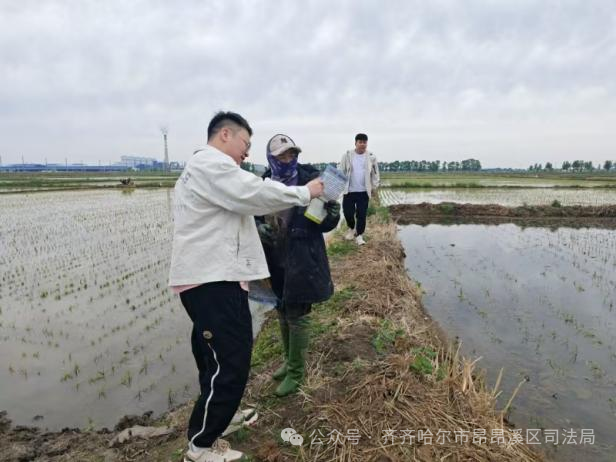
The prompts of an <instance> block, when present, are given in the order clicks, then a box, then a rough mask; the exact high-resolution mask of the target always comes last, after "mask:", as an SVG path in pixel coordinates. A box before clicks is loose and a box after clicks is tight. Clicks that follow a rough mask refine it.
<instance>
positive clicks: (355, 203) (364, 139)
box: [339, 133, 379, 245]
mask: <svg viewBox="0 0 616 462" xmlns="http://www.w3.org/2000/svg"><path fill="white" fill-rule="evenodd" d="M367 147H368V136H367V135H366V134H364V133H358V134H357V135H356V136H355V149H354V150H352V151H347V152H346V153H345V154H344V155H343V156H342V160H341V161H340V167H339V168H340V170H341V171H342V173H344V174H345V175H346V176H347V178H348V180H347V184H346V187H345V189H344V195H343V196H342V211H343V213H344V219H345V221H346V224H347V226H348V228H349V231H348V232H347V233H346V234H345V236H344V237H345V239H347V240H349V241H350V240H353V239H355V242H356V243H357V245H364V244H365V243H366V242H365V241H364V238H363V234H364V231H365V230H366V215H367V214H368V203H369V201H370V198H371V197H372V193H373V192H375V191H376V189H377V188H378V186H379V164H378V162H377V160H376V156H375V155H374V154H373V153H371V152H370V151H367Z"/></svg>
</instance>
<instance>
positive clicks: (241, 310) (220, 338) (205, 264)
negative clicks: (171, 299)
mask: <svg viewBox="0 0 616 462" xmlns="http://www.w3.org/2000/svg"><path fill="white" fill-rule="evenodd" d="M207 136H208V140H207V145H206V146H205V147H204V148H203V149H200V150H198V151H196V152H195V153H194V155H193V156H192V157H191V158H190V160H189V161H188V162H187V164H186V167H185V168H184V171H183V172H182V174H181V176H180V177H179V179H178V181H177V183H176V185H175V198H174V210H173V214H174V233H173V246H172V252H171V265H170V270H169V285H170V286H172V289H173V290H174V292H176V293H179V294H180V299H181V301H182V305H183V306H184V308H185V309H186V312H187V313H188V316H189V317H190V319H191V321H192V323H193V326H192V336H191V344H192V352H193V355H194V357H195V361H196V363H197V369H198V371H199V384H200V387H201V390H200V391H201V394H200V396H199V398H198V399H197V401H196V402H195V405H194V408H193V411H192V414H191V416H190V419H189V422H188V439H189V445H188V450H187V451H186V453H185V456H184V460H185V461H186V462H206V461H207V462H225V461H233V460H239V459H240V458H241V457H242V456H243V454H242V453H241V452H240V451H235V450H233V449H231V448H230V446H229V444H228V443H227V442H226V441H224V440H222V439H220V436H221V435H222V433H223V432H224V431H225V429H226V428H227V426H228V425H229V423H230V422H231V419H232V418H233V416H234V414H235V412H236V410H237V409H238V406H239V404H240V401H241V398H242V395H243V393H244V389H245V387H246V382H247V380H248V373H249V370H250V358H251V353H252V342H253V335H252V320H251V314H250V310H249V307H248V295H247V291H246V289H247V287H246V282H247V281H251V280H258V279H264V278H267V277H268V276H269V272H268V270H267V262H266V260H265V255H264V253H263V248H262V246H261V243H260V242H259V235H258V232H257V228H256V225H255V220H254V218H253V216H254V215H264V214H268V213H272V212H276V211H279V210H283V209H287V208H289V207H293V206H305V205H307V204H308V202H309V201H310V199H311V198H312V197H317V196H319V195H320V194H321V193H322V192H323V184H322V182H321V181H320V180H313V181H311V182H308V183H307V184H306V185H305V186H286V185H284V184H282V183H280V182H276V181H271V180H265V181H263V180H262V179H260V178H259V177H257V176H255V175H254V174H252V173H250V172H247V171H245V170H242V169H241V168H240V164H241V162H242V161H244V159H246V158H247V157H248V155H249V149H250V137H251V136H252V129H251V128H250V125H249V124H248V122H247V121H246V120H245V119H244V118H243V117H242V116H240V115H239V114H236V113H233V112H219V113H217V114H216V115H215V116H214V118H213V119H212V120H211V121H210V124H209V126H208V133H207Z"/></svg>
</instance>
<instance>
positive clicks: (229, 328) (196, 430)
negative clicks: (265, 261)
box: [180, 281, 252, 447]
mask: <svg viewBox="0 0 616 462" xmlns="http://www.w3.org/2000/svg"><path fill="white" fill-rule="evenodd" d="M180 299H181V300H182V305H184V308H186V312H187V313H188V316H190V319H191V320H192V322H193V329H192V337H191V343H192V352H193V356H194V357H195V361H196V362H197V369H199V384H200V385H201V394H200V396H199V399H197V402H196V403H195V406H194V408H193V411H192V414H191V416H190V420H189V422H188V439H189V440H190V442H191V443H192V444H194V445H195V446H198V447H210V446H211V445H212V443H214V441H215V440H216V439H217V438H218V437H219V436H220V435H221V434H222V432H223V431H225V429H226V428H227V426H228V425H229V423H230V422H231V419H232V418H233V414H235V411H237V408H238V407H239V405H240V401H241V399H242V395H243V394H244V388H245V387H246V382H247V381H248V373H249V371H250V357H251V354H252V316H251V314H250V309H249V308H248V293H247V292H246V291H245V290H243V289H242V288H241V287H240V285H239V283H238V282H227V281H220V282H210V283H207V284H202V285H200V286H198V287H194V288H192V289H189V290H187V291H185V292H182V293H181V294H180Z"/></svg>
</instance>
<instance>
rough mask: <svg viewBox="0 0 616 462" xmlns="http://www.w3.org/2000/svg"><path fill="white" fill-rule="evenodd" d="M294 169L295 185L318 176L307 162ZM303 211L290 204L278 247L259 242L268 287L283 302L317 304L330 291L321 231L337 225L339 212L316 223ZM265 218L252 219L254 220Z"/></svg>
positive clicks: (330, 280)
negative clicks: (295, 175) (262, 251)
mask: <svg viewBox="0 0 616 462" xmlns="http://www.w3.org/2000/svg"><path fill="white" fill-rule="evenodd" d="M297 171H298V181H297V185H298V186H303V185H305V184H306V183H308V182H309V181H310V180H312V179H314V178H316V177H318V176H319V171H318V170H317V169H316V168H314V167H312V166H310V165H302V164H298V165H297ZM270 177H271V171H270V170H267V171H266V172H265V173H264V174H263V178H270ZM305 211H306V207H299V206H297V207H293V210H292V211H291V212H290V215H291V216H290V219H289V223H288V226H287V229H286V235H285V236H284V237H285V239H284V242H283V244H282V249H280V248H278V249H276V248H274V246H272V245H269V244H267V243H263V250H264V251H265V258H266V260H267V266H268V269H269V271H270V274H271V281H272V289H273V291H274V293H275V294H276V296H277V297H278V298H279V299H280V300H282V301H283V302H285V303H318V302H322V301H325V300H327V299H328V298H329V297H331V296H332V294H333V293H334V284H333V282H332V278H331V274H330V271H329V262H328V260H327V252H326V250H325V240H324V239H323V233H326V232H328V231H331V230H332V229H334V228H335V227H336V226H337V225H338V221H339V220H340V215H337V216H334V217H332V216H330V215H329V214H328V215H327V217H325V219H324V220H323V222H322V223H321V224H317V223H315V222H313V221H311V220H309V219H308V218H306V217H305V216H304V212H305ZM265 219H266V217H257V218H256V220H257V223H259V222H261V223H262V222H264V221H265Z"/></svg>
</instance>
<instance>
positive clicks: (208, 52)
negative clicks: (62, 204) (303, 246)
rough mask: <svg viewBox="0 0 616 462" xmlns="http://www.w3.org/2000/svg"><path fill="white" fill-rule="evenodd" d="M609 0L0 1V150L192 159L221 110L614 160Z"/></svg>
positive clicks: (522, 160)
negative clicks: (166, 132)
mask: <svg viewBox="0 0 616 462" xmlns="http://www.w3.org/2000/svg"><path fill="white" fill-rule="evenodd" d="M615 31H616V6H614V4H613V2H611V1H600V0H599V1H593V2H582V1H575V2H574V1H559V2H556V1H534V2H531V1H515V2H514V1H510V2H507V1H434V2H419V1H415V2H408V1H386V2H373V1H350V0H346V1H340V2H325V1H316V0H312V1H307V2H302V3H301V4H300V3H294V2H282V1H255V2H249V1H235V0H229V1H218V2H216V1H208V2H203V1H198V0H194V1H183V2H178V3H175V4H172V3H169V2H163V1H145V0H142V1H133V2H119V1H108V2H103V3H101V2H95V1H69V0H66V1H22V2H10V1H8V0H7V1H0V59H1V62H2V73H1V74H0V126H1V127H2V132H3V135H2V139H1V141H0V155H2V158H3V162H5V163H9V162H18V161H21V155H24V157H25V158H26V160H27V161H32V162H36V161H42V160H43V159H44V158H45V157H46V158H47V159H48V160H49V161H50V162H51V161H63V160H64V158H65V157H67V156H68V157H69V159H72V160H75V161H78V160H84V161H86V162H96V161H98V160H101V161H113V160H117V159H118V158H119V156H120V155H122V154H129V153H138V154H143V155H151V156H155V157H159V158H160V157H161V155H162V143H161V139H160V138H161V137H160V133H159V130H158V129H159V127H160V125H161V124H167V125H169V127H170V148H171V153H172V158H175V159H177V160H185V159H187V158H188V157H189V156H190V154H191V153H192V150H193V148H194V146H195V145H197V144H200V143H203V142H204V131H205V126H206V125H207V122H208V121H209V118H210V117H211V115H212V114H213V113H214V112H215V111H216V110H218V109H232V110H237V111H238V112H241V113H243V114H244V115H246V117H247V118H248V119H249V120H250V122H251V123H252V124H253V125H254V127H255V137H254V140H253V141H254V142H253V146H255V147H254V148H253V153H252V157H253V160H254V161H256V162H263V161H264V154H263V152H264V149H265V148H264V146H265V142H266V141H267V139H268V138H269V137H270V136H271V135H272V134H274V133H277V132H286V133H288V134H289V135H291V136H293V138H294V139H295V140H296V141H297V142H298V143H299V144H301V145H302V146H303V147H304V155H305V156H306V158H307V159H309V160H314V161H325V160H336V159H338V158H339V157H340V154H341V152H343V151H344V150H345V149H347V148H350V147H351V146H352V140H353V136H354V134H355V133H356V132H357V131H366V132H368V133H369V135H370V146H371V148H372V149H373V150H374V151H375V152H376V153H377V155H378V156H379V158H381V159H383V160H393V159H402V158H414V159H419V158H426V159H448V160H452V159H460V158H462V157H465V156H474V157H476V158H479V159H480V160H481V161H482V162H483V164H484V165H492V166H496V165H502V166H527V165H528V164H529V163H531V162H533V163H534V162H537V161H538V162H545V161H552V162H554V161H561V160H564V159H573V158H585V159H592V160H595V161H599V160H602V159H606V158H614V157H616V149H615V148H616V140H615V139H614V136H613V135H611V130H610V128H611V127H613V126H614V122H616V120H615V119H616V116H615V115H614V109H615V102H616V98H615V88H614V85H615V84H614V79H613V75H616V72H615V71H616V69H615V67H616V64H615V63H616V59H615V58H616V37H615V34H616V32H615Z"/></svg>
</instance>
